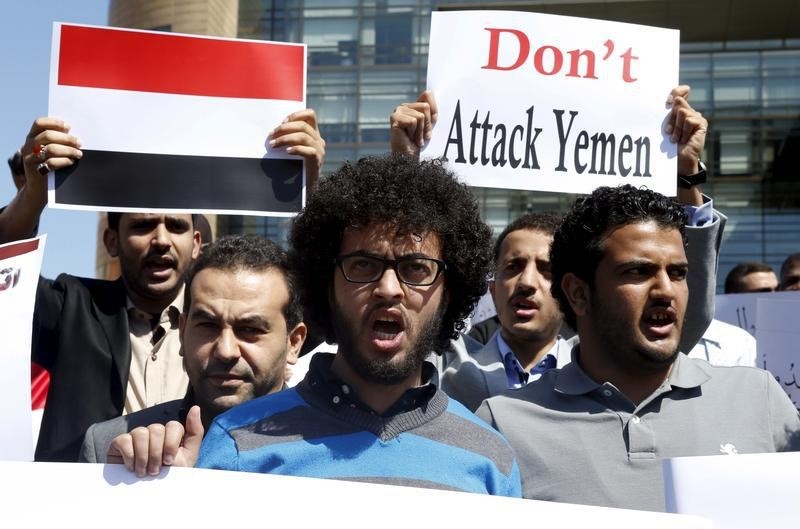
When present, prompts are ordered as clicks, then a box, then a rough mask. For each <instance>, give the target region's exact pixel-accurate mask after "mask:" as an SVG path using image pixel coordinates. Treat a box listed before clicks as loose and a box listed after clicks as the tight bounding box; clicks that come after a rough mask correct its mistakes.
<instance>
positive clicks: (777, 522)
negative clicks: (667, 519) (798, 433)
mask: <svg viewBox="0 0 800 529" xmlns="http://www.w3.org/2000/svg"><path fill="white" fill-rule="evenodd" d="M663 465H664V487H665V488H664V492H665V496H666V505H667V511H668V512H673V513H681V514H694V515H697V516H703V517H707V518H710V519H711V520H712V521H713V522H714V523H715V525H716V527H717V528H719V529H739V528H741V529H753V528H754V527H797V525H796V524H797V498H798V496H799V495H800V480H798V479H797V475H798V473H800V454H798V453H783V454H738V455H733V456H729V455H718V456H701V457H677V458H672V459H665V460H664V462H663Z"/></svg>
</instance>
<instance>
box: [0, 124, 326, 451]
mask: <svg viewBox="0 0 800 529" xmlns="http://www.w3.org/2000/svg"><path fill="white" fill-rule="evenodd" d="M271 138H272V139H273V140H274V141H275V142H276V145H277V146H288V149H293V150H291V151H290V152H292V153H293V154H298V155H301V156H303V157H305V158H306V160H307V168H308V172H309V181H315V180H316V178H317V176H318V172H319V169H320V167H321V165H322V161H323V159H324V154H325V148H324V145H325V143H324V141H323V140H322V138H321V137H320V135H319V132H318V130H317V127H316V115H315V114H314V112H313V111H312V110H310V109H308V110H303V111H299V112H296V113H294V114H292V115H290V116H289V117H288V118H287V120H286V121H285V122H284V123H282V124H281V125H279V126H278V127H277V128H276V129H274V130H273V131H272V133H271ZM80 146H81V144H80V140H79V139H78V138H77V137H75V136H74V135H72V134H71V131H70V127H69V125H68V124H67V123H65V122H64V121H62V120H60V119H56V118H50V117H47V118H38V119H36V120H35V121H34V122H33V125H32V126H31V129H30V132H29V134H28V136H27V138H26V140H25V143H24V145H23V146H22V148H21V149H20V156H19V158H21V160H22V162H23V168H24V173H25V183H24V185H23V186H22V187H21V188H20V190H19V192H18V193H17V195H16V196H15V197H14V199H12V201H11V202H10V203H9V204H8V205H7V206H6V207H5V208H4V209H3V210H2V211H0V243H3V242H10V241H13V240H19V239H23V238H27V237H30V236H31V234H32V233H33V232H34V231H35V227H36V226H37V224H38V221H39V216H40V215H41V213H42V211H43V210H44V207H45V205H46V203H47V176H48V172H49V171H55V170H58V169H65V168H68V167H70V166H72V165H73V164H75V163H77V162H78V160H80V158H81V157H82V156H83V153H82V152H81V150H80ZM113 176H114V175H113V174H110V175H109V178H113ZM103 242H104V244H105V246H106V249H107V250H108V252H109V254H110V255H111V256H113V257H119V261H120V270H121V278H120V279H118V280H116V281H104V280H97V279H88V278H80V277H75V276H72V275H68V274H61V275H59V276H58V277H57V278H56V279H55V280H49V279H44V278H41V279H40V281H39V286H38V289H37V294H36V295H37V298H36V307H35V309H34V322H33V340H32V347H31V358H32V360H33V361H35V362H36V363H38V364H40V365H41V366H42V367H44V368H45V369H47V370H48V371H49V372H50V377H51V382H50V391H49V396H48V399H47V404H46V406H45V410H44V415H43V418H42V426H41V431H40V434H39V442H38V444H37V447H36V455H35V458H36V460H37V461H77V460H78V455H79V451H80V447H81V441H82V439H83V436H84V433H85V432H86V429H87V428H88V427H89V426H90V425H91V424H93V423H96V422H100V421H105V420H108V419H111V418H113V417H118V416H119V415H122V414H124V413H131V412H134V411H137V410H140V409H142V408H145V407H148V406H152V405H154V404H158V403H161V402H165V401H170V400H174V399H178V398H181V397H183V395H184V394H185V393H186V388H187V384H188V378H187V376H186V373H185V372H184V370H183V366H182V362H181V358H180V355H179V354H178V350H179V347H180V344H179V340H178V316H179V314H180V311H181V307H182V296H183V279H184V273H185V271H186V270H187V268H188V266H189V264H190V263H191V261H192V259H194V258H195V257H196V256H197V254H198V252H199V249H200V243H201V241H200V236H199V232H198V231H197V230H196V229H195V225H194V219H193V217H192V215H189V214H152V213H110V214H109V216H108V228H107V229H106V231H105V232H104V234H103Z"/></svg>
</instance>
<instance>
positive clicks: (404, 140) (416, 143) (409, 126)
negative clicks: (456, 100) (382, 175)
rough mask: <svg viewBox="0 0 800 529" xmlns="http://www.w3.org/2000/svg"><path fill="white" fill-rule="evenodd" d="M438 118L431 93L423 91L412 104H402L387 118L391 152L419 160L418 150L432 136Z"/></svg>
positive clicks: (434, 100) (437, 111) (434, 99)
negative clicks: (389, 128)
mask: <svg viewBox="0 0 800 529" xmlns="http://www.w3.org/2000/svg"><path fill="white" fill-rule="evenodd" d="M438 117H439V109H438V107H437V106H436V98H434V97H433V92H432V91H430V90H425V91H424V92H422V93H421V94H420V95H419V98H417V101H416V102H414V103H403V104H402V105H400V106H399V107H397V108H395V109H394V112H392V114H391V116H389V123H390V124H391V131H392V135H391V138H392V139H391V143H392V152H394V153H402V154H407V155H409V156H413V157H415V158H419V150H420V149H421V148H422V146H423V145H425V142H426V141H428V140H430V139H431V136H432V135H433V126H434V125H436V120H437V119H438Z"/></svg>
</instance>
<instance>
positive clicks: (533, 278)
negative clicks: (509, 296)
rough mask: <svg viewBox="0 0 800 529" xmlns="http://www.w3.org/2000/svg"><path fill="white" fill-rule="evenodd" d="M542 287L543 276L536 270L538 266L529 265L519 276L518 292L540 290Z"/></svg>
mask: <svg viewBox="0 0 800 529" xmlns="http://www.w3.org/2000/svg"><path fill="white" fill-rule="evenodd" d="M541 286H542V285H541V275H540V274H539V271H538V270H536V265H535V264H532V263H529V264H528V265H527V266H525V268H524V269H523V270H522V273H520V275H519V279H518V280H517V290H523V291H528V290H538V289H540V288H541Z"/></svg>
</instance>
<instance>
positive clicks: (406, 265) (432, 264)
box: [334, 253, 447, 287]
mask: <svg viewBox="0 0 800 529" xmlns="http://www.w3.org/2000/svg"><path fill="white" fill-rule="evenodd" d="M334 263H335V264H337V265H339V268H340V269H341V271H342V275H344V278H345V279H347V280H348V281H350V282H351V283H372V282H373V281H378V280H380V278H382V277H383V274H384V272H386V269H387V268H391V269H392V270H394V273H395V274H396V275H397V279H399V280H400V281H401V282H402V283H405V284H406V285H413V286H416V287H424V286H428V285H432V284H433V283H434V282H435V281H436V280H437V279H438V278H439V275H440V274H441V273H442V272H444V271H445V270H446V269H447V265H446V264H445V262H444V261H441V260H439V259H434V258H432V257H419V256H414V255H409V256H406V257H401V258H399V259H384V258H383V257H378V256H376V255H368V254H363V253H350V254H347V255H340V256H339V257H337V258H336V259H334Z"/></svg>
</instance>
